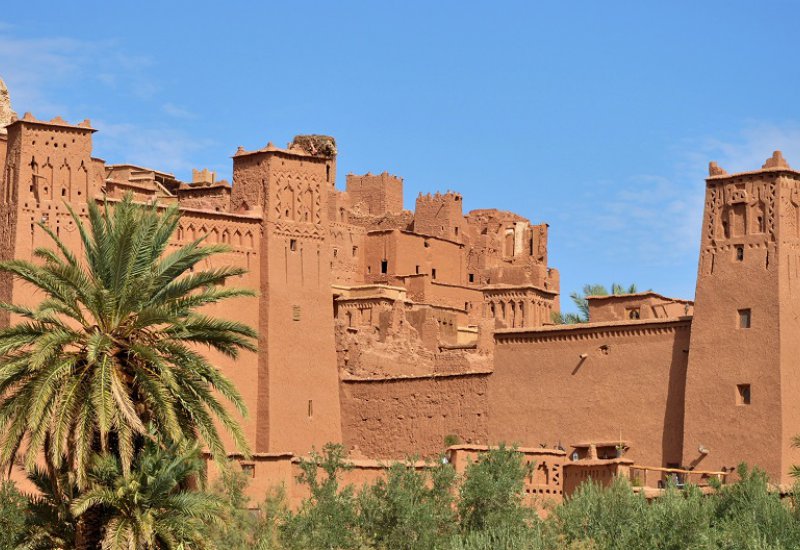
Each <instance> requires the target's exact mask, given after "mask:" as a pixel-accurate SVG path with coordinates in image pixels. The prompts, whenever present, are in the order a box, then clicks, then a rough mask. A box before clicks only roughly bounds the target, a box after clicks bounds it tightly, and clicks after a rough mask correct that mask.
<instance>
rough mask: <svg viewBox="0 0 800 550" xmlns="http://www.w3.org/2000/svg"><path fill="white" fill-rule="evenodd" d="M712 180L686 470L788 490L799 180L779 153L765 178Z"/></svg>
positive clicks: (797, 428) (719, 173)
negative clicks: (746, 475) (758, 474)
mask: <svg viewBox="0 0 800 550" xmlns="http://www.w3.org/2000/svg"><path fill="white" fill-rule="evenodd" d="M709 172H710V175H709V177H708V179H707V180H706V199H705V211H704V217H703V229H702V240H701V250H700V265H699V269H698V277H697V292H696V300H695V309H694V319H693V321H692V335H691V346H690V351H689V361H688V367H687V376H686V392H685V414H684V442H683V461H684V464H685V465H686V466H688V467H693V468H697V469H703V470H717V469H720V468H727V469H732V468H735V467H736V466H737V463H738V462H741V461H744V462H747V463H749V464H751V465H754V464H755V465H759V466H760V467H762V468H764V469H765V470H766V471H767V472H768V473H769V474H770V476H771V477H772V478H773V479H774V480H776V481H780V482H783V483H788V482H789V475H788V472H789V468H790V466H791V465H792V464H797V463H798V462H800V456H798V453H797V451H796V450H794V449H792V447H791V440H792V437H794V436H795V435H798V434H800V399H799V398H798V396H800V361H798V357H800V172H798V171H796V170H793V169H792V168H790V167H789V165H788V164H787V163H786V161H785V160H784V159H783V157H782V155H781V153H780V152H779V151H776V152H775V153H774V154H773V156H772V158H770V159H768V160H767V162H766V163H765V164H764V166H763V167H762V168H761V170H757V171H753V172H745V173H739V174H728V173H726V172H725V171H724V170H723V169H721V168H720V167H718V166H717V165H716V164H715V163H711V165H710V170H709ZM684 351H687V350H684ZM674 429H676V430H677V429H679V427H677V426H676V427H675V428H674Z"/></svg>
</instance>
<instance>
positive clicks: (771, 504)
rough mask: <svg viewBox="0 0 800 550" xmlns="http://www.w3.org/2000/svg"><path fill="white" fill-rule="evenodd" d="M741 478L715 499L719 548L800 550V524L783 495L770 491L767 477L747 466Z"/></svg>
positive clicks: (715, 525) (741, 473) (716, 532)
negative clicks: (784, 549) (790, 549)
mask: <svg viewBox="0 0 800 550" xmlns="http://www.w3.org/2000/svg"><path fill="white" fill-rule="evenodd" d="M738 474H739V478H740V479H739V481H737V482H736V483H733V484H730V485H724V486H722V487H721V488H720V490H719V492H718V493H717V494H716V495H715V496H713V497H711V502H712V504H713V505H714V518H713V521H712V527H713V529H714V531H715V534H716V536H717V547H718V548H723V549H739V548H747V549H751V548H752V549H756V548H758V549H761V548H764V549H766V548H770V549H771V548H775V549H778V548H787V549H788V548H800V523H798V520H797V517H796V515H795V514H794V513H793V512H792V511H791V510H790V509H789V508H788V507H787V506H786V504H785V503H784V502H782V501H781V499H780V495H778V493H776V492H775V491H770V490H769V485H768V479H767V475H766V474H765V473H764V472H763V471H761V470H759V469H757V468H756V469H753V470H748V468H747V466H745V465H744V464H742V465H740V466H739V469H738Z"/></svg>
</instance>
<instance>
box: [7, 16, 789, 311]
mask: <svg viewBox="0 0 800 550" xmlns="http://www.w3.org/2000/svg"><path fill="white" fill-rule="evenodd" d="M799 16H800V3H797V2H771V1H763V2H738V1H728V2H697V1H694V2H683V1H673V2H659V3H656V2H585V3H584V2H548V3H533V2H525V3H514V2H492V3H488V2H486V3H471V2H464V1H462V2H412V1H406V2H403V3H399V2H397V3H389V2H346V1H345V2H330V1H328V2H314V1H307V2H292V3H288V2H282V3H276V4H271V3H267V2H263V3H256V2H253V3H236V2H225V3H221V2H202V1H194V2H147V1H140V2H135V3H134V2H127V3H126V2H102V3H101V2H79V1H75V2H61V3H55V2H52V3H49V5H48V3H39V2H13V3H9V4H8V5H6V6H4V9H3V14H2V16H0V76H2V77H3V78H4V79H5V81H6V83H7V85H8V86H9V89H10V91H11V96H12V101H13V104H14V108H15V109H16V110H17V111H18V112H19V113H20V115H21V114H22V113H23V112H24V111H31V112H32V113H33V114H34V115H36V116H37V117H39V118H51V117H53V116H55V115H62V116H64V117H65V118H67V119H68V120H72V121H78V120H82V119H84V118H87V117H88V118H90V119H91V120H92V122H93V124H94V125H95V127H97V128H98V129H99V130H100V132H99V133H98V134H96V138H95V151H96V154H97V155H98V156H100V157H102V158H104V159H106V161H107V162H132V163H139V164H143V165H147V166H152V167H154V168H158V169H162V170H166V171H171V172H173V173H175V174H176V175H177V176H178V177H180V178H184V179H188V178H189V176H190V174H191V169H192V168H193V167H208V168H212V169H215V170H217V171H218V172H219V173H220V175H221V176H222V177H230V176H229V175H230V172H231V162H230V158H229V157H230V155H232V154H233V152H234V151H235V150H236V147H237V146H238V145H243V146H244V147H245V148H248V149H252V148H257V147H261V146H263V145H265V144H266V143H267V141H273V142H275V143H276V144H285V143H287V142H288V141H290V140H291V138H292V136H293V135H295V134H297V133H311V132H315V133H326V134H331V135H333V136H335V137H336V139H337V142H338V145H339V166H338V171H339V173H338V177H339V181H340V184H341V185H343V184H344V175H345V174H346V173H348V172H354V173H363V172H367V171H372V172H381V171H383V170H388V171H389V172H391V173H394V174H397V175H400V176H402V177H404V178H405V196H406V206H407V207H408V208H413V203H414V199H415V197H416V195H417V193H418V192H419V191H434V190H442V191H444V190H447V189H453V190H457V191H460V192H461V193H462V194H463V195H464V205H465V208H466V209H472V208H489V207H496V208H500V209H507V210H513V211H515V212H518V213H520V214H522V215H524V216H526V217H528V218H530V219H531V220H532V221H533V222H542V221H546V222H548V223H550V264H551V265H552V266H553V267H556V268H558V269H559V270H560V271H561V277H562V293H563V295H564V296H566V295H567V294H569V292H570V291H572V290H575V289H578V288H580V287H581V286H582V285H583V284H584V283H595V282H602V283H606V284H610V283H611V282H614V281H616V282H620V283H624V284H628V283H631V282H635V283H637V284H638V285H639V286H640V287H641V288H653V289H654V290H656V291H659V292H662V293H664V294H668V295H675V296H679V297H692V296H693V295H694V283H695V276H696V270H697V254H698V249H699V244H698V241H699V232H700V215H701V212H702V198H703V178H704V177H705V175H706V173H707V172H706V171H707V163H708V161H709V160H716V161H718V162H719V163H720V165H721V166H723V167H724V168H726V169H728V170H729V171H730V170H744V169H753V168H757V167H760V166H761V164H762V163H763V161H764V159H766V158H767V157H768V156H770V154H771V152H772V150H773V149H782V150H783V151H784V154H785V156H786V158H787V160H788V161H789V163H790V164H792V163H793V164H794V165H795V166H798V167H800V112H798V109H800V104H798V93H797V90H798V89H800V65H798V62H797V52H798V45H797V39H796V34H797V31H796V27H797V21H798V17H799ZM567 301H568V300H567ZM565 305H566V304H565Z"/></svg>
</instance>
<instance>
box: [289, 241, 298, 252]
mask: <svg viewBox="0 0 800 550" xmlns="http://www.w3.org/2000/svg"><path fill="white" fill-rule="evenodd" d="M289 250H291V251H292V252H294V251H296V250H297V239H289Z"/></svg>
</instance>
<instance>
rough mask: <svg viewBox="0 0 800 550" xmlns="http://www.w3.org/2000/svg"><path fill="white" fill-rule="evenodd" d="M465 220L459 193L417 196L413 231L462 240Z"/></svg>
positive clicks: (465, 226) (465, 225) (465, 224)
mask: <svg viewBox="0 0 800 550" xmlns="http://www.w3.org/2000/svg"><path fill="white" fill-rule="evenodd" d="M466 228H467V221H466V219H465V218H464V214H463V201H462V198H461V195H460V194H458V193H453V192H450V191H448V192H447V193H444V194H441V193H435V194H433V195H431V194H427V195H423V194H422V193H420V195H419V196H418V197H417V202H416V206H415V208H414V232H415V233H419V234H421V235H430V236H434V237H439V238H442V239H448V240H453V241H458V242H463V239H464V236H465V235H464V232H465V230H466Z"/></svg>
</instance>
